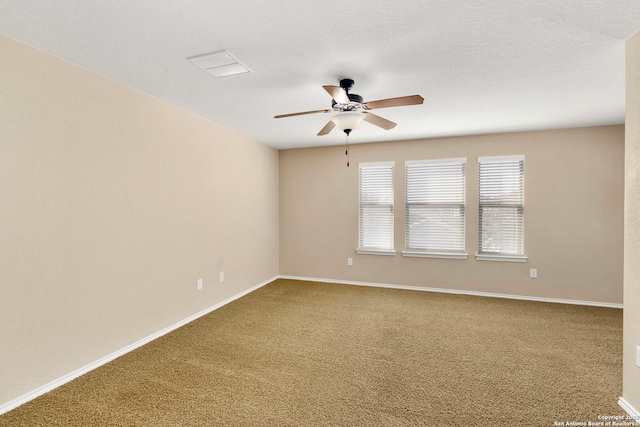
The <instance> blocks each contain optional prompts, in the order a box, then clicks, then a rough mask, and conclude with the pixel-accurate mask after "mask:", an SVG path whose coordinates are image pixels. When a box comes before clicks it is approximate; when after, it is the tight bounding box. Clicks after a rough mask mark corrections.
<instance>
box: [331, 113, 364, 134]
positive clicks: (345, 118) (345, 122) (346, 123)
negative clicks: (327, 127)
mask: <svg viewBox="0 0 640 427" xmlns="http://www.w3.org/2000/svg"><path fill="white" fill-rule="evenodd" d="M364 114H365V113H359V112H357V111H345V112H343V113H338V114H336V115H335V116H333V117H332V118H331V121H332V122H334V123H335V124H336V126H337V127H338V129H340V130H341V131H343V132H344V133H346V134H347V135H348V134H349V133H351V131H352V130H354V129H355V128H357V127H358V125H359V124H360V122H361V121H362V120H363V119H364Z"/></svg>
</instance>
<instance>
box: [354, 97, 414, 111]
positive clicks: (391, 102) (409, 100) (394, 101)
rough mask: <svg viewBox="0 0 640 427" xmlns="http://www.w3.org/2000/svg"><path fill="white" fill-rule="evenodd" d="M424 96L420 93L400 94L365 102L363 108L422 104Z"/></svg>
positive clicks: (371, 108)
mask: <svg viewBox="0 0 640 427" xmlns="http://www.w3.org/2000/svg"><path fill="white" fill-rule="evenodd" d="M423 102H424V98H423V97H421V96H420V95H411V96H400V97H398V98H389V99H381V100H378V101H370V102H365V103H364V104H363V105H364V108H366V109H367V110H373V109H375V108H387V107H401V106H403V105H417V104H422V103H423Z"/></svg>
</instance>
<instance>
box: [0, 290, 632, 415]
mask: <svg viewBox="0 0 640 427" xmlns="http://www.w3.org/2000/svg"><path fill="white" fill-rule="evenodd" d="M621 392H622V310H619V309H608V308H596V307H584V306H573V305H563V304H552V303H538V302H528V301H517V300H507V299H495V298H483V297H472V296H463V295H451V294H438V293H430V292H417V291H404V290H394V289H383V288H367V287H360V286H348V285H339V284H327V283H315V282H302V281H293V280H284V279H280V280H277V281H275V282H273V283H271V284H269V285H267V286H265V287H263V288H261V289H259V290H257V291H255V292H253V293H251V294H249V295H247V296H246V297H243V298H242V299H240V300H237V301H235V302H233V303H231V304H228V305H226V306H224V307H222V308H220V309H218V310H216V311H215V312H213V313H211V314H209V315H207V316H204V317H202V318H200V319H198V320H197V321H195V322H192V323H190V324H188V325H186V326H184V327H182V328H180V329H178V330H176V331H174V332H172V333H171V334H168V335H166V336H164V337H162V338H159V339H158V340H156V341H154V342H152V343H150V344H148V345H146V346H144V347H142V348H140V349H137V350H135V351H133V352H131V353H129V354H127V355H125V356H123V357H121V358H119V359H117V360H115V361H113V362H111V363H109V364H107V365H105V366H103V367H101V368H98V369H96V370H94V371H92V372H90V373H88V374H86V375H84V376H82V377H80V378H78V379H76V380H74V381H72V382H71V383H69V384H66V385H64V386H62V387H60V388H58V389H56V390H54V391H52V392H50V393H47V394H45V395H43V396H41V397H39V398H37V399H35V400H33V401H31V402H29V403H26V404H25V405H23V406H21V407H19V408H17V409H15V410H13V411H11V412H9V413H7V414H4V415H2V416H0V426H3V427H4V426H453V427H471V426H483V427H484V426H491V427H502V426H505V427H506V426H554V423H561V422H562V423H567V422H571V421H573V422H585V423H587V422H588V421H592V422H593V421H597V420H598V416H602V415H624V411H622V409H621V408H620V407H619V406H618V405H617V399H618V397H619V396H620V395H621ZM555 425H559V424H555Z"/></svg>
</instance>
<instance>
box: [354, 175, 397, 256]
mask: <svg viewBox="0 0 640 427" xmlns="http://www.w3.org/2000/svg"><path fill="white" fill-rule="evenodd" d="M393 168H394V162H376V163H360V165H359V170H360V227H359V228H360V242H359V248H358V253H388V254H394V253H395V252H394V248H393Z"/></svg>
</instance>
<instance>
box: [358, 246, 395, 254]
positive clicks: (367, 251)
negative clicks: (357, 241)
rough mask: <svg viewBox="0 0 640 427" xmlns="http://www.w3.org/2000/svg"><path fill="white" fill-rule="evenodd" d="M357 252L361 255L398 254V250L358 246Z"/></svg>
mask: <svg viewBox="0 0 640 427" xmlns="http://www.w3.org/2000/svg"><path fill="white" fill-rule="evenodd" d="M356 253H358V254H360V255H388V256H396V251H394V250H385V249H370V248H358V249H356Z"/></svg>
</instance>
